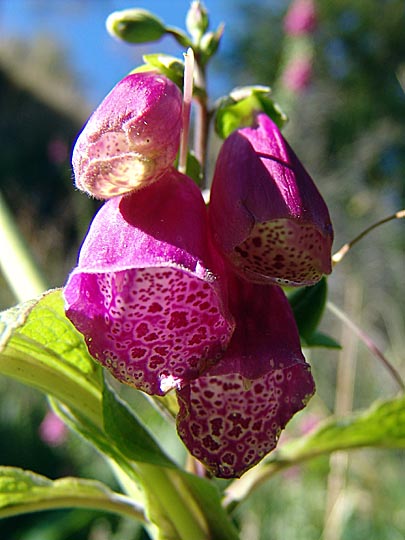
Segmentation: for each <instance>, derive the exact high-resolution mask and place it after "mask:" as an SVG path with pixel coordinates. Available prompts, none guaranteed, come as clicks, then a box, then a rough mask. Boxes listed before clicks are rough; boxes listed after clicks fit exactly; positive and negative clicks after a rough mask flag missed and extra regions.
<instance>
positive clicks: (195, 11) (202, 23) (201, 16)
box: [186, 0, 209, 42]
mask: <svg viewBox="0 0 405 540" xmlns="http://www.w3.org/2000/svg"><path fill="white" fill-rule="evenodd" d="M208 26H209V18H208V11H207V10H206V8H205V6H204V5H203V4H202V2H200V0H193V2H191V6H190V9H189V10H188V13H187V16H186V27H187V30H188V31H189V32H190V35H191V36H192V37H193V38H194V39H195V40H196V42H198V41H199V40H200V39H201V37H202V36H203V34H204V33H205V32H206V31H207V29H208Z"/></svg>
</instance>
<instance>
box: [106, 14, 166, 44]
mask: <svg viewBox="0 0 405 540" xmlns="http://www.w3.org/2000/svg"><path fill="white" fill-rule="evenodd" d="M106 27H107V31H108V32H109V33H110V34H111V35H112V36H113V37H116V38H118V39H122V40H123V41H127V42H129V43H145V42H148V41H157V40H159V39H160V38H161V37H163V36H164V35H165V34H166V27H165V25H164V24H163V22H162V21H161V20H160V19H159V18H158V17H156V16H155V15H153V14H152V13H150V12H149V11H146V10H145V9H124V10H122V11H114V13H111V15H109V16H108V17H107V21H106Z"/></svg>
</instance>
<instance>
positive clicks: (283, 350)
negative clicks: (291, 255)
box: [177, 281, 315, 478]
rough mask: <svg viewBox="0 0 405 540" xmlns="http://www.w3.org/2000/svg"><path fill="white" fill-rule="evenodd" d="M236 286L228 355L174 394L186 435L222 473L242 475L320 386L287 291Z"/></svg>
mask: <svg viewBox="0 0 405 540" xmlns="http://www.w3.org/2000/svg"><path fill="white" fill-rule="evenodd" d="M235 291H236V289H235V287H233V288H232V293H233V294H232V298H234V294H235ZM239 291H240V292H241V294H240V295H239V302H240V303H239V311H238V312H237V315H236V329H235V332H234V335H233V337H232V340H231V343H230V345H229V348H228V350H227V352H226V355H225V356H224V358H223V359H222V360H221V361H220V362H219V363H218V364H217V365H216V366H214V367H213V368H211V369H209V370H208V371H207V372H206V373H205V374H203V375H202V376H201V377H199V378H198V379H196V380H194V381H192V382H191V383H190V384H189V385H187V386H185V387H184V388H181V389H180V390H178V391H177V396H178V401H179V405H180V410H179V414H178V417H177V429H178V432H179V435H180V437H181V439H182V440H183V442H184V444H185V445H186V446H187V448H188V449H189V451H190V452H191V454H192V455H193V456H194V457H196V458H197V459H199V460H200V461H201V462H202V463H203V464H204V465H205V467H207V469H209V470H210V471H211V472H212V474H214V475H215V476H219V477H223V478H233V477H239V476H241V475H242V474H243V473H244V472H246V471H247V470H248V469H250V468H251V467H253V466H254V465H256V464H257V463H258V462H259V461H260V460H261V459H262V458H263V457H264V456H266V454H268V453H269V452H270V451H271V450H272V449H273V448H274V447H275V446H276V444H277V440H278V438H279V435H280V432H281V430H282V429H283V428H284V427H285V425H286V424H287V422H288V421H289V420H290V419H291V417H292V416H293V415H294V414H295V413H296V412H297V411H299V410H301V409H302V408H303V407H304V406H305V405H306V403H307V402H308V400H309V399H310V397H311V396H312V395H313V393H314V391H315V385H314V381H313V379H312V376H311V372H310V368H309V366H308V364H306V363H305V360H304V357H303V355H302V352H301V349H300V344H299V337H298V331H297V328H296V325H295V321H294V318H293V315H292V313H291V309H290V307H289V304H288V302H287V299H286V298H285V296H284V293H283V292H282V290H281V289H280V288H278V287H277V286H261V285H253V284H249V283H246V282H242V281H241V282H240V284H239ZM249 299H250V302H249V301H248V300H249ZM234 307H235V306H234Z"/></svg>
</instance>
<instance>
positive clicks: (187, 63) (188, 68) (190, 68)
mask: <svg viewBox="0 0 405 540" xmlns="http://www.w3.org/2000/svg"><path fill="white" fill-rule="evenodd" d="M193 75H194V52H193V49H191V48H189V49H187V52H186V53H185V54H184V89H183V112H182V116H183V131H182V133H181V140H180V152H179V167H178V169H179V171H180V172H181V173H185V172H186V169H187V148H188V134H189V131H190V111H191V100H192V98H193Z"/></svg>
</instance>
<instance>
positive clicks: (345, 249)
mask: <svg viewBox="0 0 405 540" xmlns="http://www.w3.org/2000/svg"><path fill="white" fill-rule="evenodd" d="M402 218H405V209H404V210H399V211H398V212H396V213H395V214H392V215H391V216H388V217H386V218H384V219H381V220H380V221H377V223H374V224H373V225H370V227H367V229H365V230H364V231H363V232H361V233H360V234H359V235H358V236H356V237H355V238H354V239H353V240H352V241H351V242H347V244H345V245H344V246H342V247H341V248H340V249H339V251H337V252H336V253H335V254H334V255H333V256H332V262H333V264H334V265H335V264H337V263H339V262H340V261H341V260H342V259H343V257H344V256H345V255H346V253H347V252H348V251H349V250H350V249H351V248H352V247H353V246H354V244H357V242H358V241H359V240H361V239H362V238H364V236H366V235H367V234H368V233H369V232H371V231H372V230H374V229H376V228H377V227H379V226H380V225H383V224H384V223H387V222H388V221H392V220H393V219H402Z"/></svg>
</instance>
